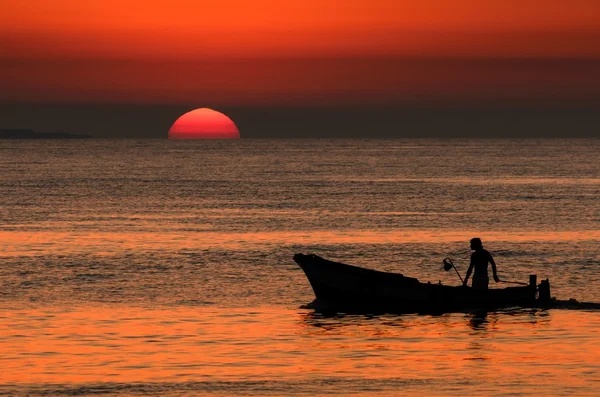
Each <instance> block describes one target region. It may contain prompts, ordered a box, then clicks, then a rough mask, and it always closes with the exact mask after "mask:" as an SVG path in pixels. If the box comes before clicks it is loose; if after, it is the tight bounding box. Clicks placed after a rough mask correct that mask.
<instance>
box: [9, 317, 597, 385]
mask: <svg viewBox="0 0 600 397" xmlns="http://www.w3.org/2000/svg"><path fill="white" fill-rule="evenodd" d="M1 317H2V318H1V321H0V335H1V336H0V357H1V359H2V363H3V370H2V371H0V384H17V385H36V384H37V385H39V384H82V383H88V384H89V383H99V382H112V383H115V382H117V383H132V382H185V381H198V382H200V381H241V380H247V379H252V380H265V379H266V380H281V379H284V380H286V381H289V380H306V379H317V378H318V379H321V378H344V379H363V380H382V379H397V378H402V379H411V380H422V381H427V380H431V379H437V380H440V379H441V380H442V381H444V380H447V381H448V384H449V385H450V384H452V385H454V386H452V387H450V386H449V388H448V389H443V388H442V389H440V390H438V392H439V393H437V394H446V395H452V394H455V392H456V390H455V388H456V387H458V386H457V384H456V382H459V383H460V382H463V386H464V382H467V383H468V382H472V383H473V384H481V385H484V386H485V385H487V387H497V388H502V390H503V391H505V392H508V393H510V391H511V390H513V389H512V388H514V391H517V390H518V391H528V390H529V391H532V392H533V391H535V390H538V391H539V390H547V391H549V392H550V391H555V392H560V391H561V390H562V391H563V392H564V391H567V390H572V389H569V388H573V387H575V388H577V387H580V388H582V390H593V388H592V387H593V385H594V384H596V385H597V383H598V382H600V348H599V346H600V343H598V342H599V341H600V334H599V333H598V329H600V314H599V313H593V312H576V311H550V312H543V311H520V312H514V313H490V314H487V315H471V314H449V315H444V316H438V317H433V316H402V317H400V316H378V317H367V316H346V317H332V318H324V317H320V316H317V315H314V314H312V313H311V312H308V311H302V310H288V309H282V308H270V307H263V308H251V309H228V310H225V309H218V308H189V307H187V308H186V307H178V308H172V309H162V310H152V309H143V308H125V307H106V308H102V309H94V308H81V309H76V310H70V311H64V310H52V309H50V310H26V311H14V312H6V313H3V314H2V315H1ZM540 379H543V384H540ZM481 390H484V389H481ZM481 390H480V391H481ZM474 394H477V393H474ZM484 395H485V393H484Z"/></svg>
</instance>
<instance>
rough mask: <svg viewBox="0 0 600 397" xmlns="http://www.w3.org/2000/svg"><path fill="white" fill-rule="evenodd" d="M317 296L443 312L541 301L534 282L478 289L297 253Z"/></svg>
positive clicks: (372, 306) (338, 306)
mask: <svg viewBox="0 0 600 397" xmlns="http://www.w3.org/2000/svg"><path fill="white" fill-rule="evenodd" d="M294 261H295V262H296V263H297V264H298V265H299V266H300V268H302V270H303V271H304V273H305V274H306V277H307V278H308V281H309V282H310V284H311V286H312V288H313V291H314V293H315V296H316V298H317V301H316V305H315V308H317V309H321V310H323V311H325V310H332V311H342V312H346V313H351V312H357V313H444V312H455V311H470V310H494V309H497V308H501V307H507V306H522V307H530V306H534V305H535V303H536V286H535V284H533V285H529V286H523V287H520V286H519V287H509V288H503V289H489V290H484V291H481V290H475V289H473V288H471V287H463V286H458V287H454V286H447V285H441V284H431V283H422V282H419V280H417V279H416V278H411V277H406V276H404V275H402V274H398V273H388V272H380V271H376V270H371V269H365V268H361V267H357V266H352V265H347V264H344V263H339V262H333V261H329V260H326V259H323V258H321V257H319V256H317V255H303V254H296V255H294Z"/></svg>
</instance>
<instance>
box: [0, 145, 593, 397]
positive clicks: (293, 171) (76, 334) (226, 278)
mask: <svg viewBox="0 0 600 397" xmlns="http://www.w3.org/2000/svg"><path fill="white" fill-rule="evenodd" d="M0 170H1V172H0V264H1V265H0V364H1V365H0V395H11V396H12V395H16V396H20V395H28V396H73V395H77V396H88V395H94V396H98V395H107V396H159V395H160V396H189V395H202V396H398V395H420V396H465V395H469V396H509V395H524V396H540V395H553V396H576V395H577V396H597V395H599V393H600V392H599V390H600V311H594V310H565V309H549V310H543V309H523V308H506V309H503V310H499V311H497V312H489V313H487V314H486V313H469V312H465V313H451V314H443V315H416V314H415V315H348V314H344V313H338V314H336V315H323V314H320V313H317V312H315V311H314V310H312V309H310V305H309V306H307V304H309V303H310V302H311V301H312V300H313V299H314V294H313V291H312V289H311V287H310V284H309V283H308V281H307V279H306V277H305V276H304V274H303V273H302V271H301V270H300V268H299V267H298V266H297V265H296V264H295V263H294V262H293V260H292V257H293V255H294V254H296V253H305V254H307V253H313V254H317V255H320V256H323V257H325V258H327V259H331V260H336V261H341V262H344V263H349V264H353V265H357V266H362V267H367V268H372V269H378V270H385V271H392V272H399V273H403V274H405V275H407V276H410V277H416V278H418V279H419V280H421V281H424V282H426V281H430V282H432V283H438V282H441V283H442V284H447V285H459V284H460V280H459V279H458V277H457V275H456V273H454V272H445V271H444V270H443V268H442V260H443V258H445V257H447V256H448V257H450V258H452V259H453V261H454V263H455V264H456V267H457V269H458V270H459V271H460V272H461V273H462V274H463V275H464V273H465V271H466V269H467V266H468V263H469V257H470V253H471V251H470V249H469V240H470V239H471V238H473V237H479V238H481V239H482V241H483V245H484V247H485V248H486V249H488V250H489V251H490V252H491V253H492V255H493V256H494V258H495V261H496V263H497V265H498V274H499V276H500V278H501V279H502V280H503V281H516V282H528V279H529V275H530V274H536V275H537V277H538V280H541V279H546V278H548V279H549V280H550V284H551V292H552V295H553V296H554V297H557V298H559V299H570V298H574V299H577V300H579V301H586V302H600V139H562V140H561V139H439V140H436V139H423V140H421V139H406V140H402V139H390V140H386V139H372V140H370V139H354V140H343V139H335V140H327V139H296V140H288V139H280V140H252V139H241V140H236V141H168V140H125V139H123V140H108V139H88V140H2V141H0ZM508 285H509V284H506V283H498V284H495V283H494V282H492V283H491V288H502V287H506V286H508Z"/></svg>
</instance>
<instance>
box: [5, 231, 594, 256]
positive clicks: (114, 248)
mask: <svg viewBox="0 0 600 397" xmlns="http://www.w3.org/2000/svg"><path fill="white" fill-rule="evenodd" d="M46 228H52V226H48V225H46V226H45V227H44V229H46ZM163 229H164V228H163ZM480 235H485V241H489V242H507V243H510V242H577V241H600V230H585V231H556V232H551V231H550V232H543V231H513V232H507V231H504V232H499V231H496V232H490V231H482V230H471V231H464V230H463V231H448V230H431V231H427V230H382V231H372V230H336V231H334V230H306V231H276V232H247V233H243V232H237V233H225V232H210V231H202V232H182V231H180V230H177V229H175V230H173V231H169V230H166V231H165V230H163V231H161V232H139V231H130V232H102V231H95V232H87V231H85V230H84V229H82V230H80V231H77V230H75V231H56V232H52V231H48V230H42V231H6V230H4V231H0V256H15V255H20V256H34V255H44V254H52V253H57V252H60V253H78V252H93V253H94V254H97V255H98V254H111V253H114V252H122V251H124V250H125V251H127V250H136V251H143V250H152V251H154V250H184V249H210V248H221V249H242V248H257V247H261V246H265V245H280V246H284V245H293V244H302V245H310V244H315V245H316V244H403V243H405V244H411V243H423V242H431V243H444V242H464V241H468V240H469V239H470V238H472V237H473V236H480Z"/></svg>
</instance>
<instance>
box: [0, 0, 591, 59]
mask: <svg viewBox="0 0 600 397" xmlns="http://www.w3.org/2000/svg"><path fill="white" fill-rule="evenodd" d="M0 9H1V10H2V13H0V35H1V36H2V39H3V40H2V41H3V42H4V44H3V47H5V48H4V49H3V51H2V55H3V56H4V57H7V56H8V57H11V58H12V57H32V58H37V57H46V56H68V57H101V58H102V57H119V58H122V57H125V58H139V57H160V58H162V57H166V56H168V57H174V58H178V59H181V58H198V57H207V56H227V57H236V56H281V55H295V56H309V55H332V54H338V55H339V54H346V55H347V54H352V55H360V54H377V55H393V56H398V55H399V56H407V55H409V56H410V55H427V56H492V57H504V56H520V57H529V56H549V57H556V56H558V57H561V56H583V57H590V56H600V45H598V42H600V3H598V1H597V0H571V1H570V0H545V1H543V2H540V1H539V0H486V1H481V0H454V1H449V0H424V1H401V0H399V1H389V0H369V1H366V0H346V1H343V2H340V1H331V0H307V1H302V2H299V1H280V0H258V1H246V0H225V1H218V2H213V1H199V0H172V1H168V2H162V1H161V2H151V1H147V0H124V1H119V2H108V1H79V0H29V1H14V0H0Z"/></svg>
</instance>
